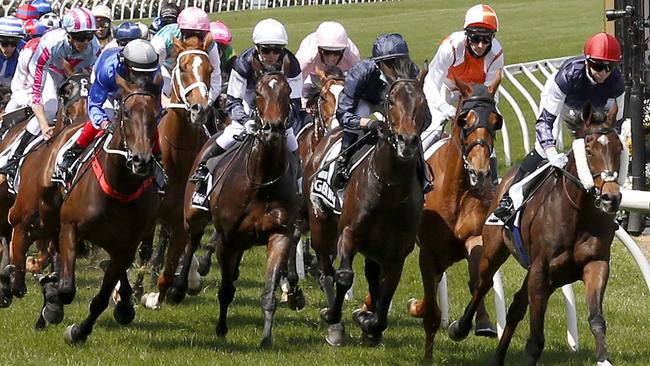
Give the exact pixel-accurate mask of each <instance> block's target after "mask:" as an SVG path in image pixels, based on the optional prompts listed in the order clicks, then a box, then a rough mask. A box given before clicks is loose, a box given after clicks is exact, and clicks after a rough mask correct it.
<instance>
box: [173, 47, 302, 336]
mask: <svg viewBox="0 0 650 366" xmlns="http://www.w3.org/2000/svg"><path fill="white" fill-rule="evenodd" d="M285 66H288V62H286V60H285ZM260 67H261V64H260V63H256V62H254V63H253V68H254V69H255V70H256V73H257V74H258V75H259V76H258V78H257V80H258V81H257V85H256V100H255V107H253V112H252V113H253V117H252V118H253V119H254V120H255V121H256V123H257V126H256V128H255V130H254V131H249V133H248V134H247V135H246V137H245V138H244V140H243V142H241V144H240V145H239V146H238V147H237V148H236V150H234V151H233V152H232V153H231V155H226V156H224V158H223V159H222V160H221V161H220V162H219V163H218V164H217V166H216V168H215V169H214V171H213V173H212V176H213V181H214V182H215V183H214V184H215V186H214V189H213V190H212V193H211V194H210V196H209V197H210V214H208V213H207V212H205V211H202V210H198V209H196V208H193V207H192V206H191V195H192V192H193V191H194V184H193V183H188V185H187V190H186V193H185V225H186V227H187V228H188V232H189V233H190V236H191V238H192V240H191V244H190V246H189V247H188V249H187V251H186V253H185V256H184V257H183V258H184V259H183V265H182V271H181V272H180V275H179V276H178V277H177V278H176V281H175V283H174V286H173V287H172V288H171V289H170V292H171V293H174V296H183V295H184V293H185V291H186V289H187V283H188V282H187V281H188V271H189V267H190V265H189V261H190V260H191V256H192V253H194V251H195V250H196V248H197V247H198V246H199V244H200V240H201V236H202V233H203V229H204V227H205V226H206V225H207V224H208V222H209V221H210V218H211V219H212V222H213V224H214V227H215V232H216V233H217V240H218V243H217V258H218V260H219V264H220V269H221V284H220V286H219V292H218V299H219V321H218V323H217V326H216V333H217V336H219V337H225V336H226V334H227V333H228V325H227V314H228V307H229V306H230V303H231V302H232V300H233V298H234V295H235V291H236V289H235V286H234V282H235V281H236V280H237V278H238V277H239V264H240V262H241V259H242V256H243V254H244V251H246V250H248V249H250V248H251V247H252V246H255V245H264V246H266V247H267V261H266V273H265V280H264V281H265V284H264V290H263V292H262V296H261V307H262V312H263V314H264V329H263V334H262V341H261V347H270V346H271V345H272V328H273V319H274V314H275V310H276V298H275V293H274V291H275V289H276V288H277V287H278V283H279V280H280V273H281V271H282V269H283V268H284V266H285V265H286V259H287V255H288V252H289V249H290V242H291V235H292V234H293V231H294V222H295V220H296V217H297V215H298V209H299V200H298V195H297V194H296V178H297V173H298V169H299V166H298V162H297V159H295V157H294V155H293V154H292V153H291V152H290V151H289V150H288V149H287V142H286V137H285V129H286V128H287V127H288V123H289V113H290V98H289V96H290V91H291V88H290V86H289V83H288V82H287V80H286V78H285V76H284V73H283V72H281V71H271V72H267V71H264V70H263V69H261V68H260ZM260 74H261V75H260ZM226 154H228V153H226ZM198 163H199V160H198V159H197V161H195V163H194V164H195V166H196V165H198Z"/></svg>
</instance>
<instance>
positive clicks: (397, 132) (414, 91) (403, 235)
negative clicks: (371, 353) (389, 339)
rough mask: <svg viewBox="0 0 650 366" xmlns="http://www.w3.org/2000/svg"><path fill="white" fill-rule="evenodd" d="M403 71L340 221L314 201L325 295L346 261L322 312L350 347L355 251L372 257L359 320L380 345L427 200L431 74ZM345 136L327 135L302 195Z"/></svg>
mask: <svg viewBox="0 0 650 366" xmlns="http://www.w3.org/2000/svg"><path fill="white" fill-rule="evenodd" d="M399 70H400V71H399V72H398V73H396V74H392V75H387V77H388V80H389V81H390V86H389V87H388V91H387V93H386V100H385V103H384V107H385V113H386V123H385V124H383V125H382V127H381V129H380V130H379V131H378V143H377V145H376V146H375V147H374V150H373V151H372V152H371V153H370V155H369V156H368V157H367V158H366V159H364V160H363V161H362V162H361V163H360V165H359V166H358V167H357V168H356V169H355V170H354V171H353V172H352V175H351V177H350V180H349V182H348V184H347V188H346V192H345V198H344V201H343V208H342V212H341V216H340V218H339V217H336V215H335V214H334V213H333V212H331V211H329V210H328V209H327V208H325V207H320V208H319V207H315V204H314V202H313V201H312V200H311V199H310V200H308V213H309V226H310V229H311V236H312V247H313V248H314V250H315V251H316V255H317V257H318V261H319V266H320V269H321V273H322V280H321V284H322V285H323V287H324V288H325V292H326V294H328V293H330V294H331V293H332V290H331V283H332V278H333V277H334V276H333V274H334V270H333V268H332V258H333V257H335V256H336V255H337V254H338V256H339V257H340V266H339V269H338V270H337V271H336V276H335V277H334V278H335V281H336V293H335V294H334V296H333V298H332V296H331V295H330V296H328V303H329V307H328V308H325V309H323V310H322V311H321V317H322V318H323V320H325V322H327V323H328V324H330V327H329V329H328V333H329V334H328V336H327V337H326V340H327V342H328V343H330V344H333V345H340V344H342V343H343V342H344V334H345V333H344V327H343V325H342V324H341V307H342V305H343V299H344V296H345V293H346V292H347V291H348V289H349V288H350V287H351V285H352V282H353V278H354V272H353V271H352V261H353V259H354V256H355V254H356V253H358V252H361V253H362V254H364V255H365V257H366V260H365V274H366V278H367V280H368V287H369V296H367V297H366V310H357V311H355V313H354V319H355V321H356V322H357V323H358V324H359V325H360V327H361V329H362V331H363V341H364V343H365V344H367V345H369V346H374V345H377V344H378V343H379V342H380V341H381V338H382V333H383V331H384V330H385V329H386V328H387V326H388V307H389V305H390V302H391V299H392V297H393V294H394V292H395V289H396V288H397V285H398V283H399V280H400V277H401V273H402V268H403V265H404V260H405V258H406V256H407V255H408V254H409V253H410V252H411V251H412V250H413V248H414V246H415V238H416V233H417V228H418V226H419V225H420V219H421V216H422V205H423V201H424V195H423V193H422V191H423V186H422V179H421V177H420V175H419V174H418V169H419V168H418V160H419V159H420V151H421V145H420V139H419V136H420V132H421V131H422V128H423V127H424V123H425V122H424V121H425V118H426V116H425V114H426V113H427V108H426V99H425V96H424V92H423V91H422V79H423V78H424V75H425V74H426V71H423V72H422V73H421V74H420V76H419V78H418V79H417V80H415V79H409V78H408V76H405V77H402V76H401V75H408V73H407V72H405V71H401V70H402V69H401V68H399ZM338 135H339V134H329V135H327V136H326V138H325V139H324V140H323V141H322V142H321V143H320V144H319V146H318V147H317V148H316V151H315V152H314V154H313V156H312V159H311V160H310V161H309V162H308V163H307V165H306V169H305V180H304V185H303V191H305V192H310V189H311V177H312V176H313V175H314V173H315V172H316V170H317V169H319V166H320V162H321V161H322V159H323V158H324V156H325V152H326V151H327V150H328V147H329V146H330V145H331V144H332V143H333V142H334V141H335V140H336V137H337V136H338ZM337 238H338V243H337ZM328 278H329V281H327V279H328ZM328 282H329V284H328ZM328 285H329V287H330V289H329V290H328V289H327V286H328Z"/></svg>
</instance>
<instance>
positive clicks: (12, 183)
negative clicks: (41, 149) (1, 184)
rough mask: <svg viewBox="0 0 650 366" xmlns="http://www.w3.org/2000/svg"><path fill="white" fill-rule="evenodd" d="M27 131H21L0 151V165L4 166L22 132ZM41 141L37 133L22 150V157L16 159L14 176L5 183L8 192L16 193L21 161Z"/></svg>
mask: <svg viewBox="0 0 650 366" xmlns="http://www.w3.org/2000/svg"><path fill="white" fill-rule="evenodd" d="M26 133H27V131H23V132H21V133H20V134H18V136H16V138H15V139H14V141H12V142H11V144H9V146H7V147H6V148H5V149H4V150H3V151H2V152H0V166H5V165H6V164H7V161H9V159H10V158H11V157H12V156H13V154H14V151H16V148H17V147H18V143H19V142H20V139H21V138H22V137H23V135H24V134H26ZM42 141H43V136H42V135H39V136H37V137H36V138H35V139H34V141H32V142H31V143H29V145H27V147H26V148H25V151H23V157H21V158H20V160H19V161H18V168H17V169H16V176H15V177H13V179H12V180H9V177H7V178H8V180H7V185H8V186H9V192H10V193H12V194H16V193H18V187H19V185H20V168H21V167H22V166H23V162H24V161H25V156H27V153H29V152H30V151H32V150H33V149H34V148H35V147H36V146H38V145H39V144H40V143H41V142H42Z"/></svg>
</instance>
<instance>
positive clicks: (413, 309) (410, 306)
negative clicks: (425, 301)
mask: <svg viewBox="0 0 650 366" xmlns="http://www.w3.org/2000/svg"><path fill="white" fill-rule="evenodd" d="M419 306H420V300H418V299H416V298H414V297H412V298H410V299H409V301H408V302H407V303H406V311H407V312H408V313H409V315H410V316H412V317H414V318H422V317H424V314H422V312H418V307H419Z"/></svg>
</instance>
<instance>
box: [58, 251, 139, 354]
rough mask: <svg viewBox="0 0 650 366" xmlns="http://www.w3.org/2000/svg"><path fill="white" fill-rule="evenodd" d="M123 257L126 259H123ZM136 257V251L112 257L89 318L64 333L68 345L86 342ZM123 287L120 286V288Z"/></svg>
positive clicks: (91, 303) (91, 305)
mask: <svg viewBox="0 0 650 366" xmlns="http://www.w3.org/2000/svg"><path fill="white" fill-rule="evenodd" d="M62 242H63V241H62ZM133 245H134V247H135V245H136V244H135V243H134V244H133ZM122 255H123V256H124V257H122ZM134 256H135V249H134V250H133V251H132V252H131V253H123V254H122V253H121V255H120V256H119V257H118V256H113V255H111V260H110V262H109V265H108V268H107V269H106V271H105V272H104V278H103V280H102V285H101V288H100V289H99V293H98V294H97V295H96V296H95V297H93V299H92V301H91V302H90V314H88V317H86V319H85V320H84V321H83V322H81V324H79V325H77V324H72V325H70V326H68V327H67V328H66V329H65V332H64V333H63V338H64V340H65V342H66V343H67V344H77V343H82V342H85V341H86V339H87V338H88V336H89V335H90V333H92V331H93V326H94V325H95V321H97V318H98V317H99V315H101V313H102V312H104V310H105V309H106V308H107V307H108V301H109V299H110V296H111V293H112V292H113V288H115V285H116V284H117V281H118V280H120V279H122V278H124V279H126V270H127V269H128V267H129V265H130V264H131V263H132V262H133V257H134ZM124 286H127V287H130V286H129V284H128V280H126V283H125V284H124ZM121 287H122V286H120V288H121ZM127 301H128V300H127ZM116 309H117V307H116Z"/></svg>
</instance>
